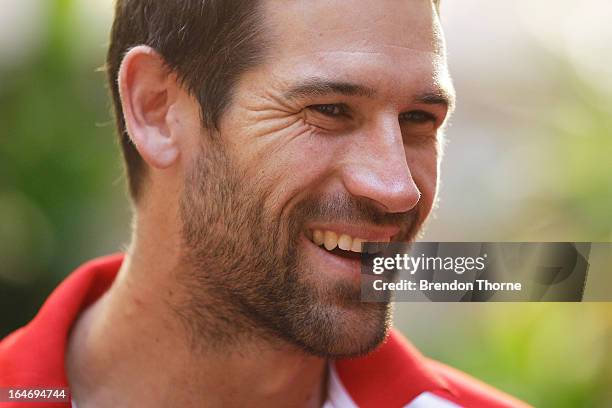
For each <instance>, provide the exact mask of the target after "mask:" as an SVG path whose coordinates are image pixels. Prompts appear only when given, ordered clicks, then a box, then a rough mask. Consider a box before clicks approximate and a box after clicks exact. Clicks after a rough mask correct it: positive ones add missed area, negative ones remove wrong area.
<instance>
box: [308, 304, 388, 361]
mask: <svg viewBox="0 0 612 408" xmlns="http://www.w3.org/2000/svg"><path fill="white" fill-rule="evenodd" d="M311 313H312V314H313V316H311V317H310V319H309V320H311V322H316V323H315V324H313V325H311V329H312V330H309V331H307V332H306V331H303V332H301V333H298V339H297V340H298V341H297V342H298V344H299V345H300V346H301V347H302V348H303V349H304V350H305V351H306V352H308V353H310V354H313V355H316V356H319V357H323V358H327V359H339V358H348V357H358V356H363V355H365V354H368V353H370V352H371V351H373V350H374V349H376V348H377V347H378V346H379V345H380V344H381V343H382V342H383V341H384V340H385V338H386V337H387V334H388V332H389V329H390V326H391V306H390V304H388V303H357V304H353V305H351V306H346V305H345V306H330V305H325V306H322V305H318V306H317V307H313V309H312V310H311Z"/></svg>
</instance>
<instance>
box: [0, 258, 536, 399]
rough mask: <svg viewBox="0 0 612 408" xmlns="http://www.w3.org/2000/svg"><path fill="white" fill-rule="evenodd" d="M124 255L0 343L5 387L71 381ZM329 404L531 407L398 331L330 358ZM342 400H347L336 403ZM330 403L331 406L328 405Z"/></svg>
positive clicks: (78, 279) (91, 268)
mask: <svg viewBox="0 0 612 408" xmlns="http://www.w3.org/2000/svg"><path fill="white" fill-rule="evenodd" d="M122 261H123V256H122V255H113V256H108V257H104V258H99V259H96V260H93V261H91V262H88V263H87V264H85V265H83V266H81V267H80V268H79V269H77V270H76V271H75V272H74V273H72V274H71V275H70V276H69V277H68V278H67V279H66V280H65V281H64V282H62V284H61V285H60V286H59V287H58V288H57V289H56V290H55V291H54V292H53V293H52V294H51V296H50V297H49V298H48V299H47V301H46V302H45V304H44V305H43V307H42V308H41V309H40V311H39V313H38V314H37V315H36V317H35V318H34V319H33V320H32V321H31V322H30V323H29V324H28V325H27V326H25V327H23V328H21V329H19V330H17V331H15V332H14V333H12V334H10V335H9V336H7V337H6V338H4V339H3V340H2V342H0V388H3V387H4V388H6V387H38V388H44V387H68V381H67V378H66V371H65V366H64V358H65V353H66V346H67V342H68V336H69V333H70V329H71V327H72V325H73V323H74V322H75V321H76V319H77V317H78V316H79V314H80V313H81V312H82V311H84V310H85V309H86V308H87V307H88V306H89V305H91V304H92V303H93V302H95V301H96V300H97V299H98V298H99V297H100V296H101V295H102V294H103V293H104V292H105V291H106V290H108V288H109V287H110V286H111V284H112V283H113V280H114V279H115V276H116V275H117V272H118V271H119V268H120V266H121V263H122ZM332 368H333V371H334V376H333V377H334V381H335V382H336V387H335V391H334V393H335V394H336V395H335V399H334V395H331V396H330V401H331V403H329V402H328V404H330V406H332V407H334V408H344V407H365V408H369V407H390V408H393V407H414V408H417V407H434V406H437V407H457V406H462V407H476V408H478V407H483V408H484V407H487V408H497V407H499V408H501V407H517V408H519V407H527V405H526V404H524V403H522V402H520V401H518V400H516V399H514V398H512V397H510V396H508V395H505V394H503V393H501V392H499V391H497V390H495V389H493V388H491V387H489V386H487V385H485V384H483V383H481V382H479V381H477V380H475V379H473V378H471V377H469V376H467V375H466V374H463V373H461V372H459V371H457V370H454V369H452V368H449V367H447V366H445V365H443V364H440V363H438V362H435V361H432V360H430V359H427V358H425V357H423V356H422V355H421V354H420V353H419V352H418V351H417V350H416V349H415V348H414V347H413V346H412V345H411V344H410V343H409V342H408V341H407V340H406V339H405V338H404V337H403V336H402V335H401V334H400V333H398V332H397V331H392V333H391V335H390V336H389V338H388V339H387V340H386V341H385V342H384V343H383V344H382V345H381V346H380V347H379V348H378V349H377V350H376V351H374V352H372V353H371V354H369V355H367V356H366V357H362V358H356V359H346V360H338V361H335V362H334V363H333V364H332ZM338 401H341V402H338ZM27 406H32V407H34V406H36V407H39V406H40V407H46V408H55V407H58V408H59V407H62V408H67V407H70V404H69V403H41V404H32V403H29V404H24V403H6V402H4V403H2V402H0V407H2V408H4V407H16V408H17V407H21V408H23V407H27ZM326 406H327V405H326Z"/></svg>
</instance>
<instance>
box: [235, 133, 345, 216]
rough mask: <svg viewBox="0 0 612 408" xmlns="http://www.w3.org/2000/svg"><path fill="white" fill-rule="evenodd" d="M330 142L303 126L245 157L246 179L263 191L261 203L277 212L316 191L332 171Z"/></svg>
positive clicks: (332, 155) (333, 154)
mask: <svg viewBox="0 0 612 408" xmlns="http://www.w3.org/2000/svg"><path fill="white" fill-rule="evenodd" d="M335 157H337V156H336V154H335V153H334V149H333V146H329V144H325V143H323V141H321V140H320V137H318V136H315V135H313V134H312V133H311V132H310V131H309V130H305V131H304V133H303V134H301V135H299V136H298V137H294V138H291V140H288V141H286V142H285V143H280V144H277V143H271V144H269V145H265V146H260V149H258V150H257V152H256V153H254V154H253V155H252V156H251V158H250V159H249V169H248V171H247V172H245V174H246V177H247V182H248V183H251V184H252V186H253V187H254V188H256V189H257V190H258V191H259V192H265V195H266V201H265V205H266V207H267V208H268V210H270V211H272V212H273V213H274V214H276V215H278V214H279V213H280V212H282V211H283V210H285V209H286V208H290V207H291V206H292V205H294V204H296V203H297V202H299V201H300V199H301V198H303V197H304V196H306V195H308V194H311V193H312V192H313V191H316V190H317V189H318V188H319V186H320V185H321V184H323V183H324V181H325V180H326V178H327V177H328V176H329V175H330V174H331V173H332V172H333V171H334V167H335V159H334V158H335Z"/></svg>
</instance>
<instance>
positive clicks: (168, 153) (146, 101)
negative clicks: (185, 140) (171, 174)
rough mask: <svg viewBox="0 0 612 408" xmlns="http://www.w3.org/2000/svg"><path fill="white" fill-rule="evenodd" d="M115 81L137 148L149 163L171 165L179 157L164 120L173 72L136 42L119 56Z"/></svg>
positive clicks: (172, 95) (162, 166) (173, 94)
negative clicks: (121, 58) (120, 58)
mask: <svg viewBox="0 0 612 408" xmlns="http://www.w3.org/2000/svg"><path fill="white" fill-rule="evenodd" d="M118 82H119V91H120V96H121V104H122V107H123V116H124V118H125V124H126V128H127V132H128V134H129V135H130V138H131V139H132V142H133V143H134V145H135V146H136V148H137V150H138V152H139V153H140V155H141V156H142V158H143V159H144V160H145V161H146V162H147V164H149V165H150V166H151V167H154V168H158V169H165V168H168V167H171V166H172V165H173V164H174V163H175V162H176V161H177V159H178V157H179V145H178V140H176V136H175V135H174V134H173V132H172V131H171V128H170V124H169V122H168V121H169V115H168V113H169V111H170V109H171V108H172V105H173V104H174V103H175V98H176V92H175V91H176V80H175V76H174V75H172V74H171V73H170V71H169V70H168V68H167V67H166V65H165V63H164V60H163V58H162V57H161V56H160V55H159V54H158V53H157V52H156V51H155V50H153V49H152V48H150V47H147V46H137V47H135V48H132V49H131V50H130V51H128V52H127V54H126V55H125V57H124V58H123V62H122V64H121V68H120V69H119V77H118Z"/></svg>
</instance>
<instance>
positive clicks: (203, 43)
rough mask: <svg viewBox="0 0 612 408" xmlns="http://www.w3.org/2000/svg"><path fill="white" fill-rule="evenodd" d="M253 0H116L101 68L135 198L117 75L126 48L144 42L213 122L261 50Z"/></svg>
mask: <svg viewBox="0 0 612 408" xmlns="http://www.w3.org/2000/svg"><path fill="white" fill-rule="evenodd" d="M258 3H259V2H258V1H257V0H117V3H116V7H115V20H114V23H113V27H112V31H111V38H110V47H109V50H108V55H107V60H106V70H107V73H108V81H109V84H110V88H111V92H112V97H113V104H114V108H115V116H116V121H117V129H118V133H119V138H120V142H121V147H122V150H123V155H124V158H125V162H126V167H127V175H128V182H129V189H130V193H131V195H132V197H133V198H134V199H138V197H139V195H140V193H141V190H142V184H143V181H144V178H145V176H146V166H145V163H144V162H143V160H142V158H141V157H140V154H139V153H138V151H137V150H136V147H135V146H134V144H133V143H132V141H131V139H130V137H129V135H128V134H127V130H126V126H125V118H124V117H123V109H122V107H121V100H120V98H119V87H118V83H117V77H118V73H119V68H120V66H121V62H122V60H123V57H124V55H125V53H126V52H128V51H129V50H130V49H131V48H133V47H135V46H138V45H148V46H150V47H151V48H153V49H155V50H156V51H157V52H158V53H159V54H160V55H161V56H162V57H163V58H164V61H165V63H166V65H167V67H168V68H169V69H170V70H171V71H173V72H175V73H176V74H177V76H178V78H179V79H180V81H181V82H182V84H183V85H184V86H185V87H186V89H187V90H188V91H189V92H190V93H192V94H193V95H195V96H196V98H197V99H198V100H199V103H200V105H201V115H202V123H203V125H204V126H205V127H207V128H216V127H218V121H219V118H220V116H221V114H222V113H223V111H224V109H225V108H226V107H227V106H228V104H229V102H230V99H231V92H232V89H233V86H234V84H235V83H236V81H237V80H238V78H239V77H240V75H241V74H242V73H243V72H245V71H246V70H247V69H249V68H251V67H253V66H254V65H256V64H258V63H259V62H260V60H261V58H262V53H263V49H264V46H263V36H262V35H261V31H262V27H261V21H262V18H261V16H260V14H259V7H258Z"/></svg>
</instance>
